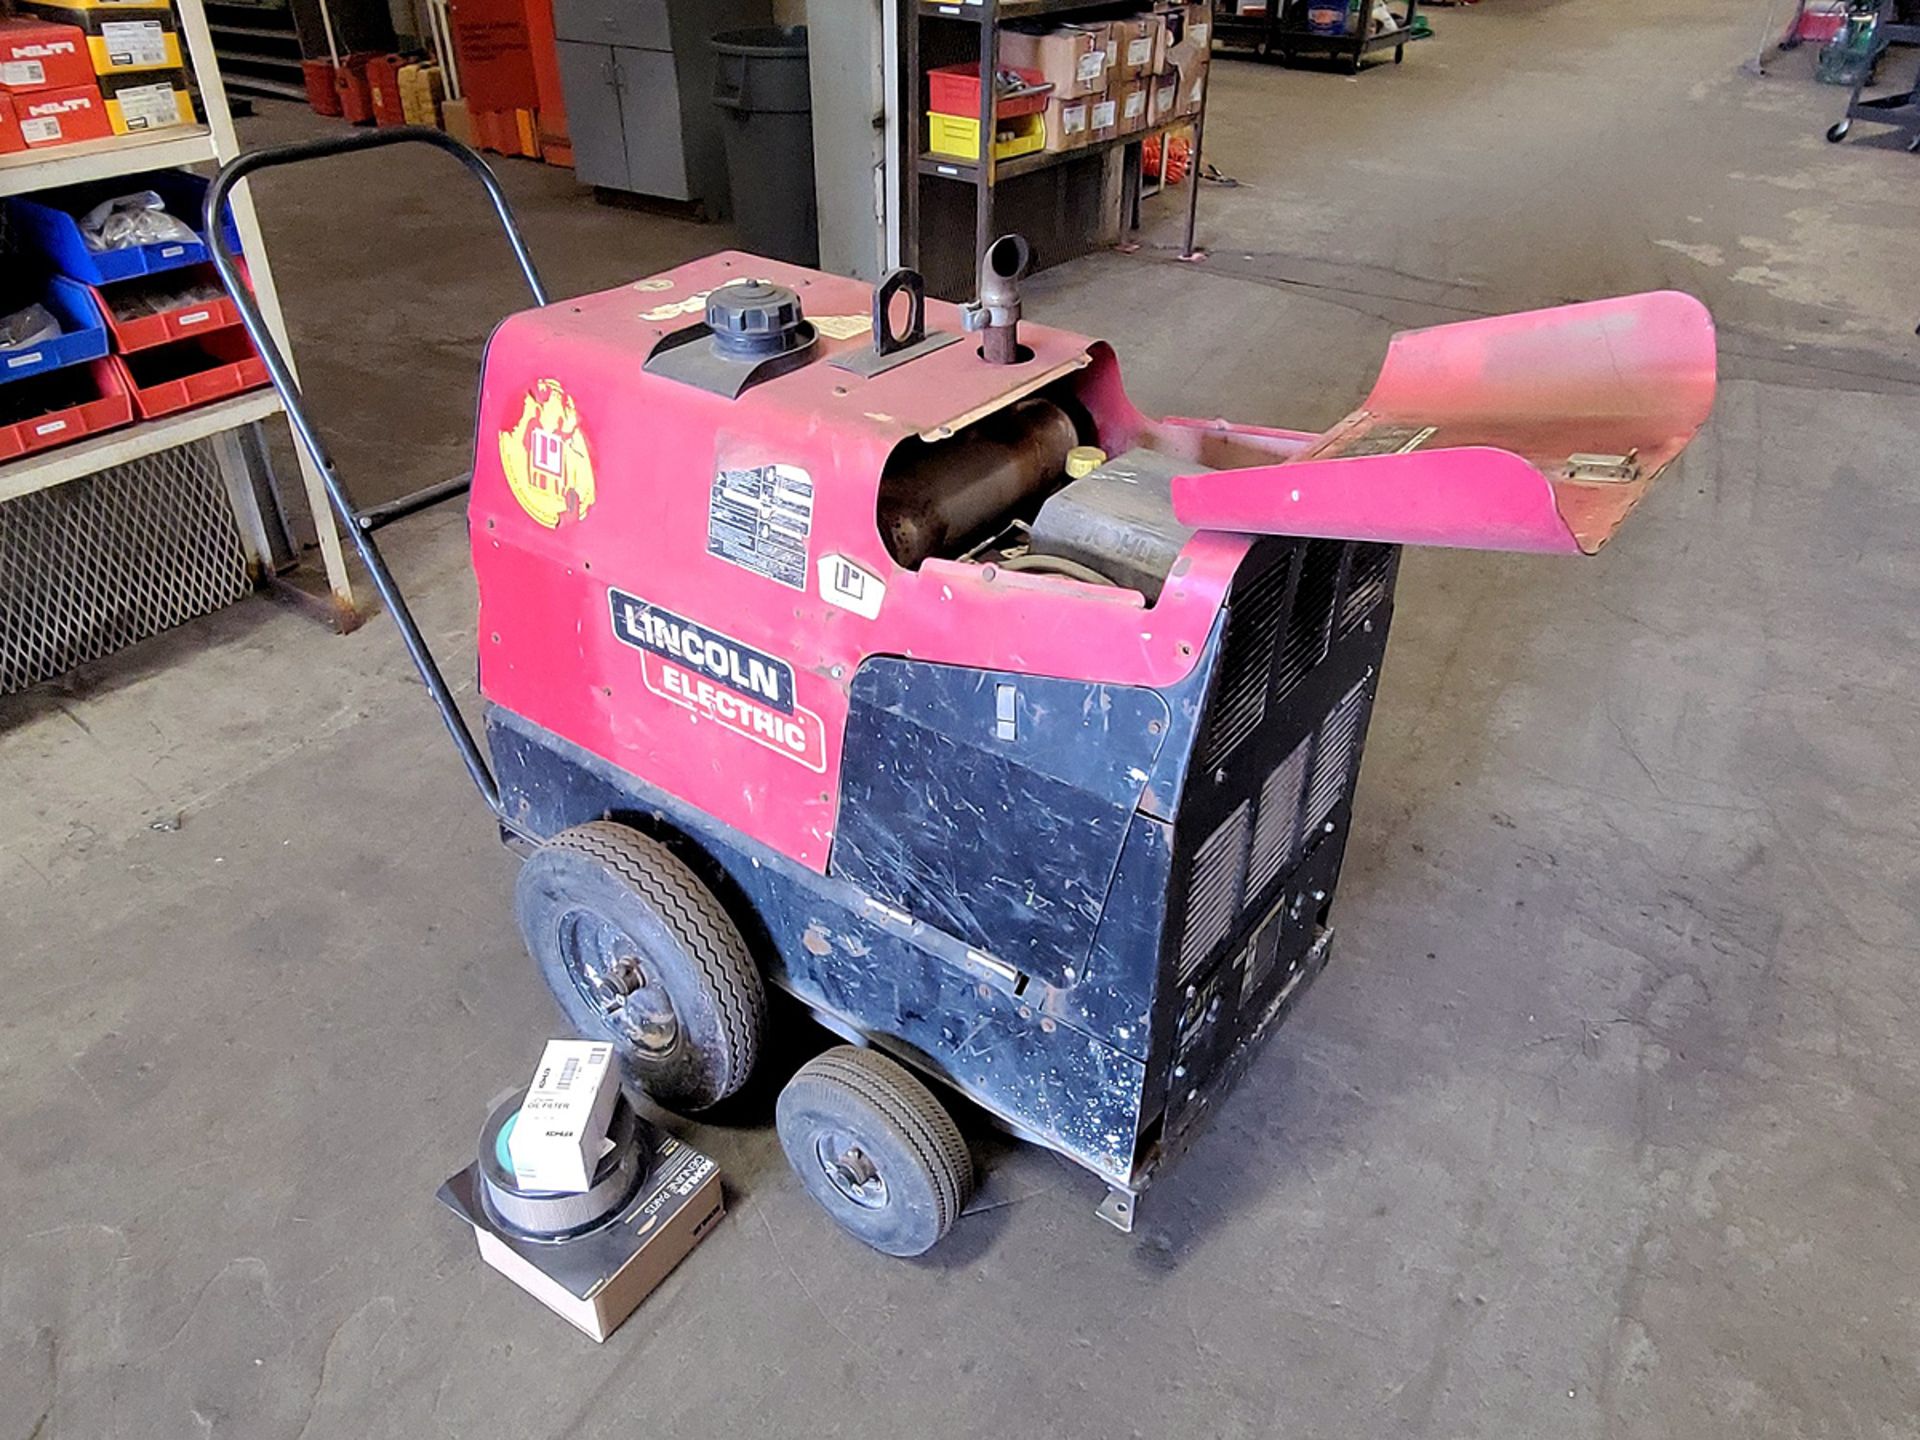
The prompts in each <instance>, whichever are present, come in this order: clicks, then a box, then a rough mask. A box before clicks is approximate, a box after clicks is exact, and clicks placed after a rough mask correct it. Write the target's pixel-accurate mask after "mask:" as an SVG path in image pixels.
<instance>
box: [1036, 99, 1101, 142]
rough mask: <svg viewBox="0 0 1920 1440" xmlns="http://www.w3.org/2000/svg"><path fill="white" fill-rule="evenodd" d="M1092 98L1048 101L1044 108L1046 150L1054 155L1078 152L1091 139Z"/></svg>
mask: <svg viewBox="0 0 1920 1440" xmlns="http://www.w3.org/2000/svg"><path fill="white" fill-rule="evenodd" d="M1093 104H1094V102H1093V97H1091V96H1087V95H1082V96H1081V97H1080V98H1079V99H1077V100H1058V99H1055V100H1049V101H1048V102H1047V108H1046V123H1047V140H1046V148H1047V149H1048V150H1051V151H1052V152H1054V153H1055V154H1059V153H1060V152H1061V151H1063V150H1078V149H1079V148H1080V147H1081V146H1082V145H1085V144H1086V143H1087V142H1088V141H1090V140H1091V139H1092V138H1093Z"/></svg>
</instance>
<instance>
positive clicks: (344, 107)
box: [333, 51, 378, 125]
mask: <svg viewBox="0 0 1920 1440" xmlns="http://www.w3.org/2000/svg"><path fill="white" fill-rule="evenodd" d="M377 58H378V57H377V56H375V55H374V54H373V52H372V51H366V52H364V53H356V54H353V55H349V56H347V57H346V58H345V59H344V60H342V61H341V62H340V64H339V65H338V66H337V67H336V68H335V70H334V72H333V88H334V89H335V90H337V91H338V92H339V94H340V115H341V118H343V119H344V120H345V121H346V122H347V123H348V124H349V125H371V124H372V123H373V87H372V86H371V85H369V84H368V83H367V64H368V62H369V61H371V60H374V59H377Z"/></svg>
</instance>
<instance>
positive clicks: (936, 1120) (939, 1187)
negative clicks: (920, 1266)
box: [789, 1045, 973, 1235]
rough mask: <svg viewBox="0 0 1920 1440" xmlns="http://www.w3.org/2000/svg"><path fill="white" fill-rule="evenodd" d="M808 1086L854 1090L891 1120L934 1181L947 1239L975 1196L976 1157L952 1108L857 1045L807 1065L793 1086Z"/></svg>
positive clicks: (888, 1060) (884, 1059) (911, 1077)
mask: <svg viewBox="0 0 1920 1440" xmlns="http://www.w3.org/2000/svg"><path fill="white" fill-rule="evenodd" d="M808 1082H819V1083H823V1084H834V1085H838V1086H839V1087H840V1088H841V1089H843V1090H849V1091H851V1092H853V1094H855V1095H857V1096H858V1097H859V1098H861V1099H862V1100H865V1101H866V1102H867V1103H868V1104H869V1105H871V1106H873V1108H874V1109H876V1110H878V1111H879V1112H880V1113H881V1114H882V1115H883V1116H885V1117H886V1119H887V1120H889V1121H890V1122H892V1124H893V1127H894V1128H895V1129H896V1130H898V1131H899V1132H900V1134H901V1135H902V1136H903V1137H904V1138H905V1139H906V1141H907V1143H908V1144H909V1145H910V1146H911V1147H912V1148H913V1151H914V1153H915V1154H916V1155H917V1156H918V1157H919V1158H920V1161H921V1163H922V1165H923V1166H924V1167H925V1168H926V1171H927V1173H928V1174H929V1175H931V1176H932V1177H933V1179H934V1187H935V1191H936V1195H937V1199H938V1202H939V1205H940V1208H941V1214H940V1216H939V1227H940V1233H941V1234H943V1235H944V1234H945V1233H946V1232H947V1230H948V1229H949V1228H951V1226H952V1225H953V1222H954V1221H955V1220H957V1219H959V1218H960V1211H961V1209H962V1208H963V1207H964V1206H965V1205H966V1203H967V1200H968V1198H969V1196H970V1195H971V1194H972V1192H973V1156H972V1154H971V1152H969V1151H968V1149H967V1143H966V1141H965V1139H964V1138H962V1136H961V1134H960V1127H959V1126H958V1125H956V1124H954V1122H953V1116H952V1115H950V1114H949V1113H948V1112H947V1107H946V1106H944V1105H942V1104H941V1103H940V1100H939V1098H938V1097H937V1096H935V1095H934V1094H933V1092H932V1091H931V1090H929V1089H927V1087H926V1086H925V1085H924V1084H922V1083H921V1082H920V1080H919V1078H918V1077H917V1076H915V1075H914V1074H913V1072H912V1071H910V1070H908V1069H907V1068H906V1067H905V1066H904V1065H902V1064H900V1063H899V1062H898V1061H897V1060H894V1059H892V1058H890V1057H888V1056H885V1055H880V1054H876V1053H875V1052H873V1051H871V1050H862V1049H860V1048H859V1047H858V1046H854V1045H840V1046H836V1047H835V1048H833V1049H831V1050H828V1051H826V1052H825V1053H824V1054H822V1055H819V1056H816V1057H815V1058H814V1059H812V1060H810V1061H808V1062H807V1063H806V1064H805V1065H803V1066H801V1068H800V1070H799V1071H798V1072H797V1073H796V1074H795V1075H794V1077H793V1079H792V1080H791V1081H790V1082H789V1086H797V1085H804V1084H806V1083H808Z"/></svg>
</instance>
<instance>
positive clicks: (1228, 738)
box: [1199, 550, 1293, 771]
mask: <svg viewBox="0 0 1920 1440" xmlns="http://www.w3.org/2000/svg"><path fill="white" fill-rule="evenodd" d="M1291 560H1292V552H1291V551H1290V550H1282V551H1281V552H1280V554H1279V557H1278V559H1277V560H1276V561H1275V562H1274V563H1273V564H1271V565H1269V566H1268V567H1267V569H1266V570H1264V571H1263V572H1261V573H1260V574H1258V575H1255V576H1254V577H1253V578H1252V579H1251V580H1244V579H1243V580H1240V581H1236V582H1235V584H1234V587H1233V596H1232V598H1231V600H1230V601H1229V602H1228V610H1227V638H1226V643H1225V644H1224V645H1222V646H1221V653H1220V672H1219V674H1218V675H1217V676H1216V677H1215V678H1214V682H1213V700H1212V709H1211V710H1210V711H1209V712H1208V715H1207V734H1206V740H1205V742H1204V743H1203V744H1202V745H1201V747H1200V760H1199V764H1200V768H1201V769H1202V770H1203V771H1204V770H1211V769H1212V768H1213V767H1214V766H1216V765H1218V764H1219V763H1220V762H1221V761H1222V760H1225V759H1226V758H1227V756H1229V755H1230V754H1232V753H1233V750H1234V747H1235V746H1237V745H1238V744H1239V743H1240V742H1241V741H1242V740H1244V739H1246V738H1247V736H1249V735H1250V734H1252V733H1253V731H1254V729H1255V727H1256V726H1258V725H1259V723H1260V721H1261V720H1262V719H1264V718H1265V716H1266V713H1267V692H1268V688H1269V682H1270V680H1271V679H1272V675H1273V647H1274V643H1275V641H1276V640H1277V639H1278V638H1279V635H1280V628H1281V621H1282V619H1284V616H1283V614H1282V608H1283V607H1284V606H1285V605H1286V603H1287V581H1288V578H1289V576H1290V573H1291V571H1292V568H1293V567H1292V564H1291Z"/></svg>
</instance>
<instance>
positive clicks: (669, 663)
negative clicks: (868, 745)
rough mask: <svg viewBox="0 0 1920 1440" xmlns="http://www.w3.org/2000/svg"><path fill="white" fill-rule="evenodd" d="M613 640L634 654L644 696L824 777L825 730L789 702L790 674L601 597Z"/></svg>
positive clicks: (773, 661)
mask: <svg viewBox="0 0 1920 1440" xmlns="http://www.w3.org/2000/svg"><path fill="white" fill-rule="evenodd" d="M607 603H608V605H609V606H610V607H611V610H612V615H613V633H614V636H615V637H616V638H617V639H619V640H620V641H621V642H623V643H624V644H627V645H631V646H632V647H633V648H634V649H636V650H638V651H639V652H640V674H641V677H642V678H643V679H644V680H645V681H646V684H647V689H648V690H650V691H652V692H653V693H654V694H655V695H658V696H659V697H660V698H661V699H663V700H669V701H671V702H672V703H673V704H675V705H678V706H679V707H680V708H681V709H683V710H690V711H692V712H693V713H694V714H695V715H699V716H704V717H705V718H706V719H709V720H712V721H713V722H714V723H715V724H718V725H722V726H725V727H726V728H727V729H729V730H732V731H734V732H735V733H736V734H739V735H744V736H746V737H747V738H748V739H749V740H752V741H753V742H754V743H755V744H758V745H764V746H766V747H767V748H768V749H769V750H772V751H773V752H775V753H776V754H779V755H784V756H786V757H787V758H788V759H789V760H795V761H798V762H799V763H800V764H802V765H805V766H806V767H807V768H808V769H810V770H817V771H819V772H821V773H822V774H824V773H825V772H826V768H827V744H826V728H825V726H824V725H822V723H821V720H820V717H819V716H818V715H816V714H814V713H813V711H811V710H809V709H807V708H806V707H805V706H803V705H800V704H798V703H796V702H795V700H794V693H793V667H792V666H791V665H789V664H787V662H786V661H784V660H781V659H779V658H777V657H776V656H773V655H768V654H766V653H765V652H764V651H761V650H756V649H754V648H753V647H752V646H751V645H747V644H743V643H742V642H740V641H738V640H736V639H734V638H733V637H732V636H731V635H723V634H721V633H720V632H719V631H718V630H711V629H708V628H707V627H706V626H705V625H702V624H699V623H698V622H697V621H693V620H688V619H686V618H685V617H684V616H680V615H676V614H674V613H673V612H672V611H671V610H664V609H662V608H661V607H660V606H658V605H655V604H653V603H652V602H650V601H647V600H642V599H640V598H639V597H638V596H636V595H629V594H627V593H626V592H625V591H623V590H608V591H607Z"/></svg>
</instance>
